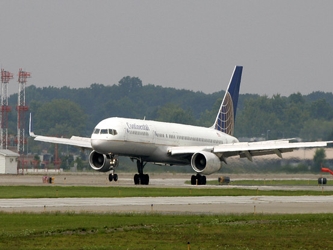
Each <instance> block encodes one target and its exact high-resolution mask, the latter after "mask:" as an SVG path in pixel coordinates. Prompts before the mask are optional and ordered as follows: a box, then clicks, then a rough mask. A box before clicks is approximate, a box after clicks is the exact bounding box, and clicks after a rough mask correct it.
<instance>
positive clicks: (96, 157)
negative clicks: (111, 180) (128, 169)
mask: <svg viewBox="0 0 333 250" xmlns="http://www.w3.org/2000/svg"><path fill="white" fill-rule="evenodd" d="M89 164H90V167H91V168H92V169H93V170H96V171H99V172H108V171H109V170H110V168H111V163H110V158H109V157H108V156H107V155H104V154H100V153H97V152H96V151H92V152H91V153H90V155H89Z"/></svg>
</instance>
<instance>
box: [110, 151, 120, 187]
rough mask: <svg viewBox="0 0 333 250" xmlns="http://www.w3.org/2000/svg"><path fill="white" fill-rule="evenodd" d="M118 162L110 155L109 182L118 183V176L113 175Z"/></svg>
mask: <svg viewBox="0 0 333 250" xmlns="http://www.w3.org/2000/svg"><path fill="white" fill-rule="evenodd" d="M118 165H119V160H118V159H117V158H114V156H113V155H110V174H109V181H110V182H111V181H118V175H117V174H115V173H114V171H115V168H116V167H118Z"/></svg>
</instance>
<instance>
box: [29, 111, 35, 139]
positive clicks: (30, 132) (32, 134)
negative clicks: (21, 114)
mask: <svg viewBox="0 0 333 250" xmlns="http://www.w3.org/2000/svg"><path fill="white" fill-rule="evenodd" d="M29 135H30V136H31V137H36V135H35V133H34V132H32V118H31V113H30V118H29Z"/></svg>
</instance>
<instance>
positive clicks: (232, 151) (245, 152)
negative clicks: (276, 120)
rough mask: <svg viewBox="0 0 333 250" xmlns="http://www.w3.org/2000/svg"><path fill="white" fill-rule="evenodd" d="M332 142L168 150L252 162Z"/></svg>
mask: <svg viewBox="0 0 333 250" xmlns="http://www.w3.org/2000/svg"><path fill="white" fill-rule="evenodd" d="M328 143H332V142H330V141H324V142H296V143H291V142H289V141H286V140H274V141H263V142H245V143H243V142H239V143H232V144H223V145H222V144H221V145H217V146H206V147H205V146H189V147H171V148H169V150H168V153H169V154H170V155H189V154H194V153H196V152H200V151H208V152H211V153H214V154H216V155H217V156H219V158H221V159H224V158H227V157H231V156H237V155H238V156H239V157H241V158H245V157H246V158H247V159H248V160H250V161H252V157H253V156H261V155H270V154H276V155H277V156H279V157H280V158H282V153H286V152H292V151H293V150H294V149H299V148H316V147H325V146H327V144H328Z"/></svg>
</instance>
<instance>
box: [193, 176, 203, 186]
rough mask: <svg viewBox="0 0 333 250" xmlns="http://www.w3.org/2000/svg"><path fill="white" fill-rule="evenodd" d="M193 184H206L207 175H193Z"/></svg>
mask: <svg viewBox="0 0 333 250" xmlns="http://www.w3.org/2000/svg"><path fill="white" fill-rule="evenodd" d="M191 185H206V176H204V175H200V174H197V175H192V176H191Z"/></svg>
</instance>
